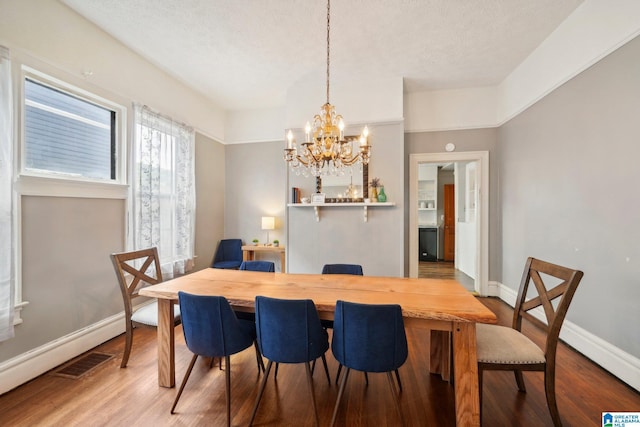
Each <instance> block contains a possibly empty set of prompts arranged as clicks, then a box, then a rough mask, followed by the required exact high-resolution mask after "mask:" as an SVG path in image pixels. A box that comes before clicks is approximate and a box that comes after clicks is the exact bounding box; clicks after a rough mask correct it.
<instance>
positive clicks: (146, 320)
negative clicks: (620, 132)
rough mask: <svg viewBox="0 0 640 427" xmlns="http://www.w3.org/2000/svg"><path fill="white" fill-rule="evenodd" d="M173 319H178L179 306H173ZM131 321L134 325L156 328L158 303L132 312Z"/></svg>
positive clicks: (154, 302) (155, 302)
mask: <svg viewBox="0 0 640 427" xmlns="http://www.w3.org/2000/svg"><path fill="white" fill-rule="evenodd" d="M173 317H174V318H176V319H180V306H179V305H178V304H174V305H173ZM131 320H132V321H133V322H136V323H142V324H143V325H147V326H154V327H156V328H157V327H158V301H153V302H152V303H149V304H146V305H143V306H142V307H140V308H139V309H137V310H136V311H134V312H133V314H132V315H131Z"/></svg>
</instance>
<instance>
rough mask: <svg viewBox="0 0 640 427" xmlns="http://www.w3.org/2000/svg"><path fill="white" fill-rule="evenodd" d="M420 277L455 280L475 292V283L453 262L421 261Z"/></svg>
mask: <svg viewBox="0 0 640 427" xmlns="http://www.w3.org/2000/svg"><path fill="white" fill-rule="evenodd" d="M418 277H421V278H433V279H455V280H457V281H458V282H459V283H461V284H462V286H464V287H465V288H466V289H467V290H469V291H474V286H475V281H474V280H473V279H472V278H471V277H469V276H467V275H466V274H464V273H463V272H462V271H460V270H457V269H456V268H455V267H454V264H453V262H447V261H433V262H429V261H420V262H419V263H418Z"/></svg>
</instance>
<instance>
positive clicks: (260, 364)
mask: <svg viewBox="0 0 640 427" xmlns="http://www.w3.org/2000/svg"><path fill="white" fill-rule="evenodd" d="M253 346H254V347H255V349H256V361H257V362H258V375H260V371H262V372H264V361H263V360H262V353H261V352H260V347H258V341H256V340H254V341H253Z"/></svg>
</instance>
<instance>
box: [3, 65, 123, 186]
mask: <svg viewBox="0 0 640 427" xmlns="http://www.w3.org/2000/svg"><path fill="white" fill-rule="evenodd" d="M19 78H20V80H19V82H18V86H19V87H18V91H17V92H18V96H17V98H18V100H17V101H18V103H19V105H18V111H19V126H18V132H17V133H18V135H17V141H18V149H17V150H16V152H17V156H18V159H17V161H16V163H15V164H16V165H18V170H17V171H16V172H15V173H16V175H17V179H16V186H17V190H18V192H19V194H20V195H30V196H59V197H90V198H118V199H125V198H126V197H127V143H126V141H127V126H126V124H127V108H126V107H124V106H122V105H120V104H117V103H115V102H113V101H110V100H108V99H105V98H103V97H101V96H99V95H96V94H94V93H91V92H89V91H87V90H85V89H81V88H79V87H77V86H75V85H72V84H70V83H67V82H65V81H62V80H60V79H58V78H55V77H52V76H50V75H48V74H45V73H42V72H40V71H38V70H35V69H33V68H31V67H29V66H26V65H22V66H21V72H20V77H19ZM26 79H29V80H31V81H34V82H36V83H38V84H41V85H44V86H46V87H49V88H51V89H53V90H57V91H59V92H62V93H65V94H67V95H70V96H73V97H76V98H78V99H81V100H83V101H86V102H89V103H91V104H94V105H97V106H99V107H102V108H105V109H108V110H110V111H113V112H115V121H114V127H115V129H114V130H113V133H114V136H115V154H114V158H113V162H114V164H113V165H112V166H113V167H115V178H114V179H108V180H106V179H97V178H88V177H83V176H75V175H71V174H69V175H67V174H64V173H59V172H47V171H34V170H29V169H27V167H26V138H25V136H26V131H25V123H26V99H25V81H26Z"/></svg>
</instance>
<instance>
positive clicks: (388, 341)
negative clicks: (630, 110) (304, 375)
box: [331, 301, 407, 372]
mask: <svg viewBox="0 0 640 427" xmlns="http://www.w3.org/2000/svg"><path fill="white" fill-rule="evenodd" d="M331 349H332V351H333V355H334V356H335V358H336V360H337V361H338V362H340V364H341V365H344V366H346V367H348V368H351V369H355V370H358V371H364V372H389V371H393V370H396V369H398V368H399V367H400V366H402V365H403V364H404V362H405V361H406V360H407V337H406V334H405V330H404V322H403V320H402V309H401V308H400V306H399V305H396V304H388V305H371V304H357V303H351V302H346V301H338V302H337V303H336V311H335V316H334V322H333V339H332V341H331Z"/></svg>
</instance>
